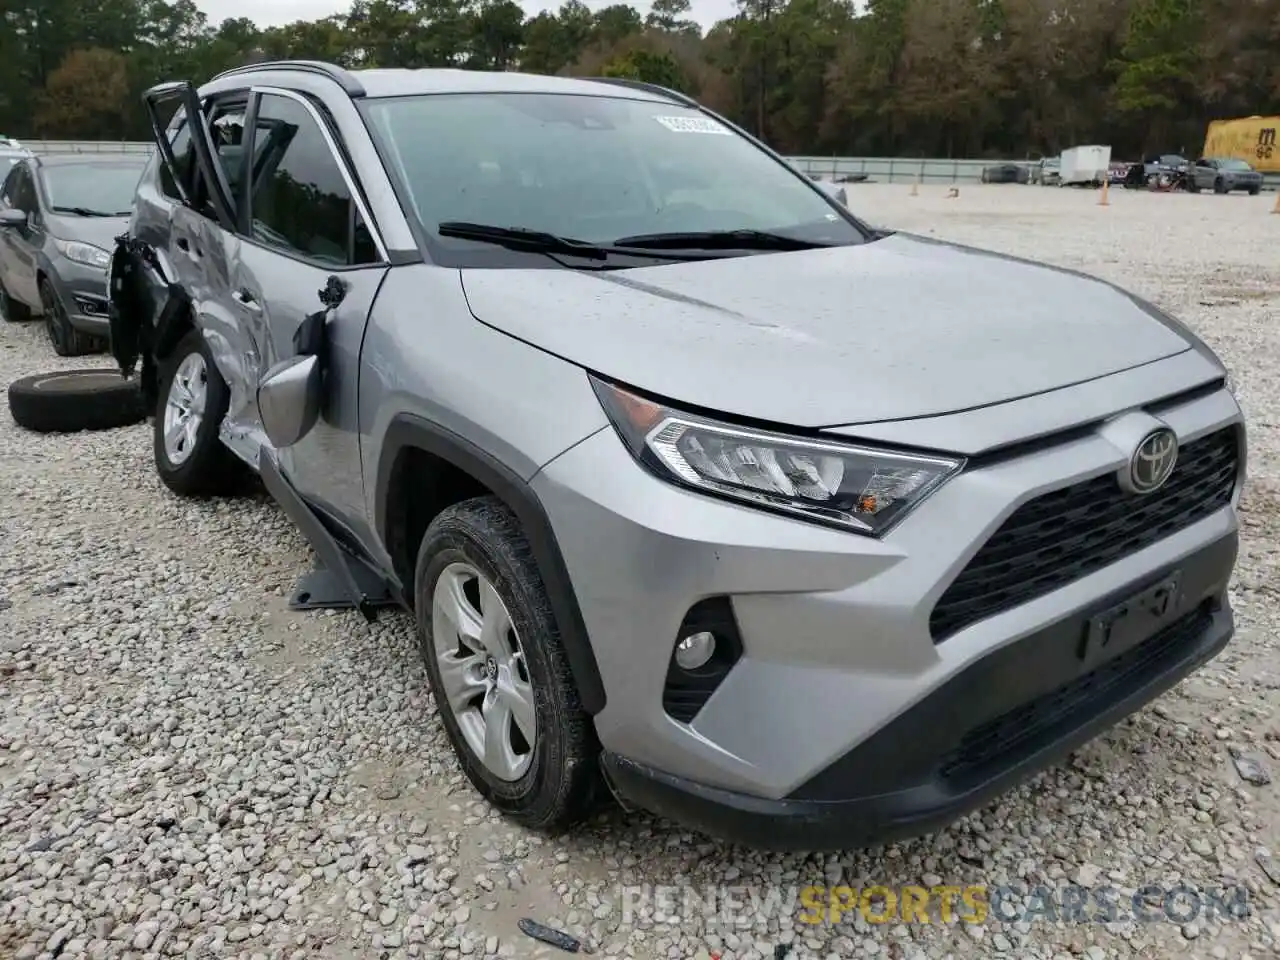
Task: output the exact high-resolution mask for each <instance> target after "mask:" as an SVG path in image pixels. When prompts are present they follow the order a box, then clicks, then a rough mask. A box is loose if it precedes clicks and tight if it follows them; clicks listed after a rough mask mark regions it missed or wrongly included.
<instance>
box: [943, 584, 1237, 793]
mask: <svg viewBox="0 0 1280 960" xmlns="http://www.w3.org/2000/svg"><path fill="white" fill-rule="evenodd" d="M1212 619H1213V614H1212V612H1211V610H1210V609H1209V607H1208V606H1207V605H1206V606H1201V607H1200V608H1198V609H1196V610H1194V611H1192V612H1191V613H1190V614H1188V615H1186V616H1184V617H1182V618H1181V619H1179V620H1176V621H1174V622H1173V623H1172V624H1170V625H1169V626H1167V627H1165V628H1164V629H1163V630H1161V631H1160V632H1159V633H1157V634H1155V635H1154V636H1151V637H1149V638H1148V639H1146V640H1144V641H1143V642H1142V643H1140V644H1138V645H1137V646H1136V647H1134V648H1133V649H1131V650H1126V651H1125V652H1124V653H1122V654H1120V655H1119V656H1118V657H1115V658H1113V659H1111V660H1108V661H1107V662H1106V663H1104V664H1102V665H1101V666H1100V667H1098V668H1097V669H1096V670H1093V671H1091V672H1089V673H1086V674H1085V675H1084V676H1082V677H1079V678H1077V679H1075V680H1072V681H1071V682H1070V683H1066V684H1063V685H1062V686H1060V687H1058V688H1057V689H1056V690H1052V691H1050V692H1049V693H1046V694H1044V695H1043V696H1040V697H1037V698H1036V699H1034V700H1032V701H1030V702H1028V703H1024V704H1023V705H1021V706H1019V707H1015V708H1014V709H1012V710H1010V711H1008V712H1007V713H1004V714H1002V715H1000V716H998V717H996V718H995V719H994V720H990V721H988V722H987V723H984V724H982V725H981V726H978V727H975V728H974V729H973V730H971V731H969V732H968V733H967V734H965V736H964V738H963V739H962V740H961V741H960V743H959V745H957V747H956V749H955V750H953V751H952V752H951V753H949V754H948V755H947V756H946V757H945V758H944V759H943V761H942V764H941V769H940V770H939V773H940V774H941V776H942V777H943V779H945V780H950V781H953V782H954V781H957V780H965V779H972V778H975V777H981V776H982V775H983V774H984V772H989V771H990V770H992V769H994V768H995V767H996V766H997V765H998V766H1000V767H1004V766H1008V765H1009V762H1010V760H1011V759H1012V757H1013V755H1016V754H1018V753H1019V752H1021V753H1027V752H1029V751H1034V750H1035V749H1037V748H1038V747H1039V746H1041V745H1042V744H1044V743H1046V742H1051V741H1053V740H1056V739H1057V738H1058V737H1060V736H1062V735H1063V734H1065V733H1067V732H1069V731H1070V730H1072V729H1075V727H1077V726H1078V725H1079V724H1080V722H1081V720H1084V719H1088V718H1091V717H1095V716H1097V715H1098V714H1099V713H1101V712H1103V711H1105V710H1106V709H1108V708H1109V707H1111V706H1112V705H1113V704H1116V703H1119V702H1120V701H1121V700H1123V699H1124V698H1125V697H1126V696H1128V695H1129V694H1130V693H1131V692H1132V691H1133V690H1135V689H1137V688H1139V687H1141V686H1143V685H1144V683H1145V681H1146V680H1147V679H1148V678H1149V677H1152V676H1154V675H1156V674H1158V673H1163V672H1164V671H1165V670H1166V669H1167V665H1168V663H1169V662H1170V661H1172V660H1175V659H1178V658H1179V657H1181V656H1182V655H1183V653H1184V651H1186V650H1187V648H1188V647H1190V646H1191V645H1193V644H1194V643H1195V642H1196V641H1197V640H1198V639H1199V638H1200V637H1201V635H1202V634H1203V633H1204V631H1205V630H1207V629H1208V627H1209V624H1210V622H1211V621H1212Z"/></svg>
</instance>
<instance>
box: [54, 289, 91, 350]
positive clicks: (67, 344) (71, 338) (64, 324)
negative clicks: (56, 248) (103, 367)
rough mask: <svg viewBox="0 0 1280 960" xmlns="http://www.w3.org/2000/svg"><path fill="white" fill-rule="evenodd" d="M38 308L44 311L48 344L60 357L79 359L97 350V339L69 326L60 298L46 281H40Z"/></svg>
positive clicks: (69, 321)
mask: <svg viewBox="0 0 1280 960" xmlns="http://www.w3.org/2000/svg"><path fill="white" fill-rule="evenodd" d="M40 307H41V309H43V310H44V325H45V329H46V330H47V331H48V332H49V343H50V345H51V346H52V347H53V352H54V353H56V354H57V355H58V356H60V357H79V356H83V355H84V354H86V353H92V352H93V351H94V350H96V349H97V348H98V339H97V337H94V336H92V335H91V334H88V333H84V332H82V331H80V330H77V329H76V328H75V327H73V326H72V325H71V318H70V317H68V316H67V310H66V307H64V306H63V305H62V298H60V297H59V296H58V292H57V291H56V290H54V289H53V284H52V283H50V282H49V281H48V280H41V281H40Z"/></svg>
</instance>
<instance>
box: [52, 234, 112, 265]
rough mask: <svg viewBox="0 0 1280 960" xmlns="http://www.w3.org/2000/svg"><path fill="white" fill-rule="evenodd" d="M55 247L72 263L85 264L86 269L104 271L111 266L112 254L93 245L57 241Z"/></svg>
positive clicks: (74, 241) (54, 243)
mask: <svg viewBox="0 0 1280 960" xmlns="http://www.w3.org/2000/svg"><path fill="white" fill-rule="evenodd" d="M53 245H54V246H55V247H57V248H58V252H59V253H60V254H62V255H63V256H64V257H66V258H67V259H68V260H70V261H71V262H72V263H83V264H84V265H85V266H86V267H101V268H102V269H103V270H105V269H107V267H109V266H111V254H109V253H107V251H105V250H103V249H102V248H101V247H95V246H94V245H93V244H91V243H81V242H80V241H79V240H55V241H53Z"/></svg>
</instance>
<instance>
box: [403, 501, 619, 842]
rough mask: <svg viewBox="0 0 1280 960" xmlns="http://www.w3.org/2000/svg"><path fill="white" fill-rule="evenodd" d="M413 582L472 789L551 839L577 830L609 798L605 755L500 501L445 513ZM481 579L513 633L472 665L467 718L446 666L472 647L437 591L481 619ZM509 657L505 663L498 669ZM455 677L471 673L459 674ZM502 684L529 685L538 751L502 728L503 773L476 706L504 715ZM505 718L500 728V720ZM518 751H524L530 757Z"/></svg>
mask: <svg viewBox="0 0 1280 960" xmlns="http://www.w3.org/2000/svg"><path fill="white" fill-rule="evenodd" d="M472 575H474V579H473V578H472ZM414 581H415V582H414V599H415V604H414V608H415V611H416V617H417V621H418V641H419V644H420V647H421V652H422V658H423V661H424V662H425V665H426V669H427V676H428V678H429V679H430V681H431V690H432V693H433V694H434V696H435V703H436V710H437V712H438V713H439V714H440V720H441V722H442V723H443V725H444V729H445V733H446V735H447V736H448V738H449V743H450V744H451V745H452V747H453V750H454V753H455V754H456V756H457V758H458V762H459V763H460V764H461V766H462V769H463V772H464V773H465V774H466V776H467V779H469V780H470V781H471V784H472V785H473V786H474V787H475V788H476V790H477V791H479V793H480V794H481V795H482V796H483V797H484V798H485V799H486V800H488V801H489V802H490V803H491V804H493V805H494V806H495V807H497V808H498V809H499V810H500V811H501V812H502V813H503V814H504V815H506V816H507V817H509V818H511V819H512V820H514V821H516V822H518V823H520V824H522V825H524V826H526V827H528V828H530V829H533V830H539V831H543V832H547V833H554V832H559V831H562V830H564V829H566V828H568V827H571V826H573V825H574V824H576V823H578V822H580V821H581V820H582V819H583V818H584V817H585V816H587V815H588V814H589V813H590V812H591V810H592V808H593V807H594V806H595V802H596V798H597V797H598V796H600V793H599V784H600V783H601V779H600V774H599V767H598V755H599V745H598V743H597V741H596V737H595V729H594V727H593V726H592V722H591V719H590V717H588V716H587V714H586V712H585V711H584V710H583V709H582V704H581V701H580V700H579V698H578V690H577V687H576V686H575V685H574V682H573V678H572V675H571V674H570V671H569V664H568V660H567V658H566V657H565V652H564V647H563V645H562V643H561V640H560V631H559V628H558V627H557V625H556V621H555V617H554V615H553V614H552V612H551V604H550V601H549V600H548V598H547V591H546V587H545V586H544V585H543V583H542V577H541V576H540V575H539V573H538V569H537V566H536V565H535V563H534V560H533V555H532V551H531V549H530V547H529V542H528V540H526V539H525V536H524V533H523V532H522V530H521V529H520V524H519V521H518V520H517V519H516V517H515V515H514V514H513V513H512V512H511V510H510V509H509V508H508V507H507V506H506V505H505V504H504V503H502V502H501V501H500V500H498V499H497V498H496V497H478V498H476V499H473V500H466V501H464V502H462V503H459V504H456V505H455V506H452V507H449V508H448V509H446V510H444V511H442V512H441V513H440V515H439V516H437V517H436V518H435V520H434V521H432V523H431V525H430V526H429V527H428V528H427V532H426V535H425V536H424V537H423V540H422V545H421V547H420V548H419V550H418V560H417V568H416V576H415V578H414ZM482 581H487V583H488V584H489V585H490V586H491V587H492V591H493V592H492V593H488V592H487V591H486V594H485V595H486V596H488V597H489V598H490V600H489V602H490V603H492V602H493V598H494V597H496V598H498V599H500V600H501V606H500V608H499V611H498V612H502V611H505V612H507V614H508V621H509V623H510V625H511V628H512V629H511V630H509V631H504V632H503V639H502V641H501V643H500V644H498V645H497V646H498V647H499V648H500V649H496V650H494V653H490V654H486V655H483V656H474V655H472V656H470V657H468V658H467V659H470V660H471V661H472V666H473V668H474V672H472V673H471V674H470V676H471V681H470V682H469V683H468V684H467V687H468V688H469V689H470V690H471V691H472V692H471V700H470V702H468V703H466V704H464V705H465V707H466V711H465V712H464V713H463V714H462V717H461V719H460V717H459V714H458V712H457V707H456V706H455V705H454V702H453V701H457V700H460V699H461V698H460V697H453V698H451V697H450V694H449V689H450V688H449V687H447V686H446V684H445V681H444V680H443V679H442V668H441V660H442V658H445V657H450V656H452V654H453V653H454V652H455V651H457V650H465V649H467V648H468V646H470V645H469V644H463V643H462V642H461V640H460V637H459V631H457V630H456V628H454V627H453V626H452V624H453V623H455V622H456V621H455V620H452V619H451V618H450V617H449V616H448V615H447V614H446V613H445V612H444V609H445V608H444V606H443V605H441V604H438V603H437V602H436V601H437V599H438V598H437V590H439V592H440V597H441V598H444V599H446V600H447V598H448V597H450V596H460V597H461V598H462V600H463V601H464V602H466V603H468V604H470V607H471V609H470V611H469V614H470V615H471V617H474V616H475V614H476V613H477V612H479V610H480V604H479V603H477V602H476V601H477V599H478V597H479V596H480V592H479V591H480V589H481V587H482ZM451 582H452V583H453V585H454V589H452V590H451V589H449V584H450V583H451ZM472 586H474V587H475V590H472V589H471V587H472ZM489 609H491V610H492V609H493V608H492V607H490V608H489ZM438 627H439V628H441V632H440V633H439V635H437V632H436V631H437V628H438ZM473 643H475V641H473ZM477 646H479V644H478V643H477ZM484 649H492V646H491V647H486V648H484ZM513 652H514V655H512V653H513ZM503 657H505V658H506V660H505V663H504V665H502V666H497V665H496V664H497V661H498V660H499V659H500V658H503ZM521 663H523V667H521V666H520V664H521ZM504 670H505V673H503V672H502V671H504ZM450 672H451V674H454V675H458V676H460V675H461V674H462V671H461V670H460V669H455V670H451V671H450ZM495 674H496V676H497V678H498V679H500V678H501V677H502V676H506V677H507V678H508V689H510V690H518V688H519V687H521V686H524V687H526V689H527V694H526V696H525V697H524V698H523V700H522V701H521V702H524V703H525V704H526V705H527V704H528V703H530V702H531V703H532V710H531V712H532V715H533V728H534V729H533V742H532V744H530V743H529V740H528V737H527V735H524V734H520V735H519V736H516V735H515V732H514V731H517V730H520V729H522V728H521V727H520V726H519V725H518V724H516V722H515V720H514V714H511V715H510V716H511V719H510V720H509V721H508V722H507V723H505V724H504V727H505V729H504V730H500V732H502V733H503V734H504V735H503V739H502V743H503V745H504V754H505V757H506V758H507V759H508V760H514V761H515V762H513V763H511V764H510V765H508V768H507V769H506V770H505V772H500V771H499V770H497V769H496V766H497V765H495V764H492V763H489V762H486V761H485V760H484V759H483V756H482V751H483V743H484V740H483V737H484V733H485V731H487V730H489V729H490V727H489V725H488V724H486V723H485V716H486V715H485V714H482V713H481V711H480V709H479V708H478V707H477V703H480V704H486V705H487V706H486V710H488V709H492V708H493V706H496V707H497V708H498V711H501V709H502V708H503V706H504V705H506V704H511V703H514V702H516V701H515V700H514V699H513V698H512V697H510V696H509V697H505V698H504V697H500V696H496V695H494V693H493V691H496V690H497V689H498V687H497V686H496V685H494V680H495ZM513 677H514V678H515V680H512V679H511V678H513ZM521 681H522V682H521ZM455 689H456V684H455ZM482 693H483V695H482ZM507 709H508V711H509V709H510V708H509V707H508V708H507ZM497 716H498V717H499V718H502V715H501V713H500V712H498V713H497ZM494 717H495V714H494V713H489V714H488V715H487V718H488V719H490V720H491V721H492V720H493V718H494ZM477 719H479V726H478V727H477ZM464 723H465V724H466V732H464V728H463V724H464ZM495 729H496V728H495ZM477 730H478V731H479V733H478V734H477ZM477 736H479V737H481V740H480V741H479V742H478V743H477V745H478V746H480V748H481V749H480V750H477V749H476V746H473V743H472V742H469V739H468V738H469V737H470V738H471V739H472V741H474V740H475V738H476V737H477ZM521 744H523V746H524V747H525V748H526V749H525V750H524V751H523V752H521V751H520V749H519V747H520V745H521ZM522 765H523V766H522Z"/></svg>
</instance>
